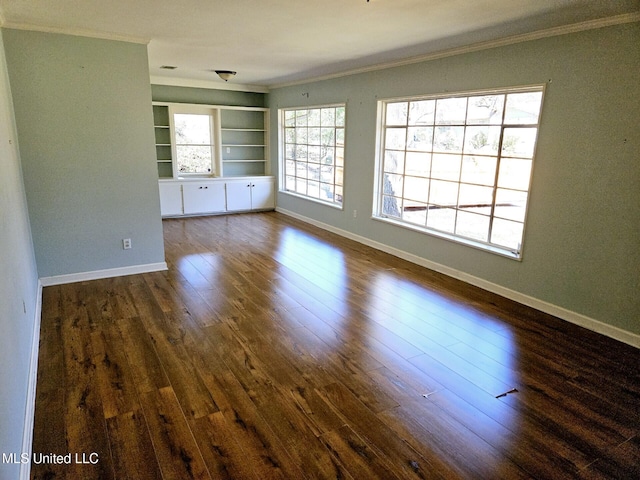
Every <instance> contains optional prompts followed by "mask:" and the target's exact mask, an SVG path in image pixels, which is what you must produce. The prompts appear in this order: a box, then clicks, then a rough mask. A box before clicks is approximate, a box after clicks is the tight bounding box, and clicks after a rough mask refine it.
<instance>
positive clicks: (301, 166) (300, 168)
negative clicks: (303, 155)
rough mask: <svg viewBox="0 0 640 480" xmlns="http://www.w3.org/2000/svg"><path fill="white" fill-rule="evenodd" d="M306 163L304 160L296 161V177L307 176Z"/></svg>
mask: <svg viewBox="0 0 640 480" xmlns="http://www.w3.org/2000/svg"><path fill="white" fill-rule="evenodd" d="M307 166H308V164H307V163H304V162H298V163H297V166H296V177H298V178H307V175H308V168H307Z"/></svg>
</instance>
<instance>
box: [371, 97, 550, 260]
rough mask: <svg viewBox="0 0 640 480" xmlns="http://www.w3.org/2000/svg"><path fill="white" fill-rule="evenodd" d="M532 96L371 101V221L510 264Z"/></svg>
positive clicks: (532, 135) (532, 119) (537, 101)
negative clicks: (374, 110)
mask: <svg viewBox="0 0 640 480" xmlns="http://www.w3.org/2000/svg"><path fill="white" fill-rule="evenodd" d="M542 95H543V87H542V86H535V87H528V88H513V89H505V90H500V91H489V92H474V93H468V94H448V95H447V96H425V97H418V98H408V99H395V100H386V101H380V102H379V104H378V106H379V113H380V115H379V118H380V125H379V135H378V138H379V145H378V156H377V179H376V193H375V198H374V209H373V210H374V217H376V218H378V219H381V220H385V221H389V222H391V223H394V224H399V225H403V226H407V227H410V228H413V229H417V230H420V231H423V232H425V233H430V234H433V235H437V236H441V237H444V238H448V239H451V240H455V241H459V242H462V243H466V244H468V245H472V246H475V247H479V248H484V249H487V250H489V251H493V252H496V253H501V254H504V255H506V256H509V257H512V258H520V257H521V252H522V242H523V236H524V224H525V217H526V211H527V202H528V198H529V186H530V178H531V172H532V167H533V158H534V152H535V146H536V139H537V135H538V126H539V121H540V111H541V106H542Z"/></svg>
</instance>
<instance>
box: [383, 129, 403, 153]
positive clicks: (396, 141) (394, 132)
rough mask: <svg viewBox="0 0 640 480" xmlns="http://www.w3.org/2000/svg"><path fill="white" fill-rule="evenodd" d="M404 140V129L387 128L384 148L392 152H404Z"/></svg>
mask: <svg viewBox="0 0 640 480" xmlns="http://www.w3.org/2000/svg"><path fill="white" fill-rule="evenodd" d="M406 138H407V129H406V128H387V135H386V141H385V148H388V149H392V150H404V149H405V141H406Z"/></svg>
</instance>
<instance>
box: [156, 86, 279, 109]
mask: <svg viewBox="0 0 640 480" xmlns="http://www.w3.org/2000/svg"><path fill="white" fill-rule="evenodd" d="M151 94H152V96H153V100H154V101H155V102H176V103H197V104H205V105H234V106H241V107H264V106H265V104H266V96H267V95H266V94H264V93H255V92H239V91H235V90H215V89H211V88H193V87H175V86H171V85H151Z"/></svg>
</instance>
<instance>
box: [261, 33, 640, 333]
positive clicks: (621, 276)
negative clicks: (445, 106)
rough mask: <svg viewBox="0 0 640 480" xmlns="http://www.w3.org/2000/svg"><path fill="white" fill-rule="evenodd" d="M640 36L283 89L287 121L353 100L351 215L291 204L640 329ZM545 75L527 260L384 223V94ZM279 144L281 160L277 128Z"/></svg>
mask: <svg viewBox="0 0 640 480" xmlns="http://www.w3.org/2000/svg"><path fill="white" fill-rule="evenodd" d="M639 45H640V24H638V23H633V24H626V25H620V26H614V27H608V28H601V29H597V30H591V31H586V32H580V33H575V34H570V35H563V36H557V37H552V38H546V39H542V40H536V41H530V42H526V43H520V44H515V45H511V46H506V47H501V48H495V49H490V50H484V51H480V52H475V53H468V54H464V55H458V56H453V57H448V58H444V59H439V60H433V61H428V62H423V63H418V64H413V65H407V66H402V67H395V68H389V69H385V70H379V71H375V72H370V73H364V74H359V75H352V76H347V77H342V78H337V79H332V80H326V81H319V82H314V83H308V84H304V85H297V86H291V87H285V88H279V89H273V90H272V91H271V92H270V94H269V107H270V108H271V109H272V111H271V115H272V118H271V124H272V125H274V126H275V125H278V122H277V111H278V109H279V108H283V107H292V106H303V105H319V104H326V103H337V102H346V103H347V131H346V153H345V155H346V165H347V166H346V172H345V187H346V190H345V199H344V211H339V210H335V209H333V208H327V207H324V206H322V205H318V204H315V203H312V202H308V201H305V200H300V199H298V198H295V197H292V196H289V195H286V194H282V193H280V194H278V197H277V204H278V207H279V208H283V209H287V210H291V211H293V212H296V213H298V214H300V215H304V216H306V217H309V218H312V219H315V220H317V221H320V222H324V223H327V224H330V225H333V226H335V227H337V228H340V229H344V230H346V231H348V232H351V233H353V234H357V235H361V236H364V237H366V238H369V239H372V240H375V241H378V242H381V243H383V244H386V245H388V246H391V247H394V248H397V249H400V250H403V251H406V252H409V253H411V254H414V255H418V256H420V257H422V258H425V259H427V260H429V261H432V262H437V263H439V264H443V265H446V266H448V267H450V268H454V269H457V270H459V271H462V272H465V273H467V274H470V275H473V276H476V277H479V278H481V279H484V280H486V281H489V282H493V283H495V284H498V285H501V286H503V287H506V288H509V289H512V290H514V291H516V292H520V293H522V294H525V295H528V296H531V297H534V298H536V299H538V300H542V301H544V302H548V303H551V304H553V305H556V306H559V307H563V308H565V309H568V310H570V311H572V312H576V313H579V314H582V315H585V316H587V317H590V318H592V319H595V320H599V321H601V322H604V323H607V324H609V325H612V326H615V327H619V328H621V329H623V330H626V331H628V332H632V333H635V334H640V240H639V239H640V154H639V152H640V128H639V125H640V120H639V118H640V116H639V115H640V113H639V112H640V80H639V77H638V73H639V72H640V47H639ZM531 84H546V85H547V89H546V94H545V99H544V105H543V112H542V123H541V127H540V132H539V141H538V149H537V157H536V161H535V166H534V172H533V185H532V190H531V198H530V204H529V212H528V219H527V225H526V233H525V239H524V244H523V248H524V250H523V259H522V261H521V262H518V261H514V260H510V259H507V258H503V257H500V256H497V255H494V254H491V253H487V252H483V251H480V250H476V249H473V248H469V247H466V246H462V245H458V244H456V243H452V242H448V241H446V240H443V239H439V238H436V237H431V236H425V235H421V234H419V233H415V232H412V231H410V230H406V229H402V228H397V227H394V226H391V225H388V224H385V223H382V222H379V221H375V220H372V219H371V218H370V217H371V211H372V203H373V201H372V198H373V180H374V158H375V154H376V152H375V145H376V143H375V142H376V101H377V100H378V99H385V98H393V97H399V96H408V95H419V94H429V93H441V92H448V91H449V92H456V91H467V90H477V89H487V88H494V87H498V88H499V87H508V86H516V85H531ZM271 144H272V146H273V147H272V158H274V159H275V158H278V157H277V155H278V152H277V130H276V129H273V131H272V141H271ZM273 168H274V174H277V172H276V171H275V169H277V162H273ZM354 209H357V210H358V217H357V218H353V217H352V212H353V210H354Z"/></svg>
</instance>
